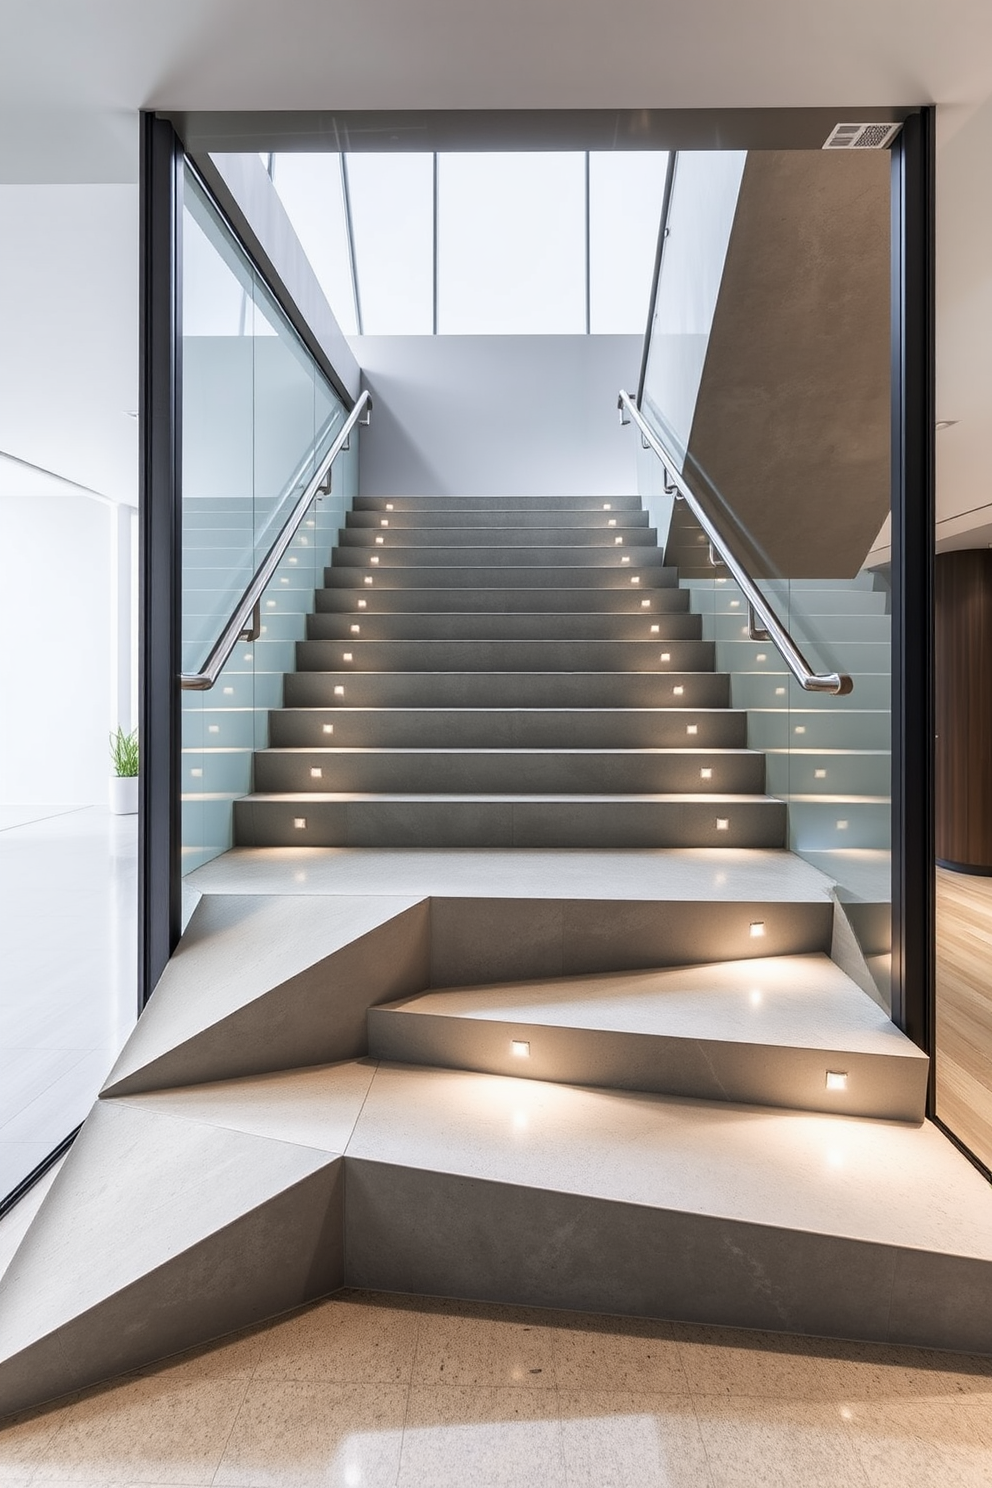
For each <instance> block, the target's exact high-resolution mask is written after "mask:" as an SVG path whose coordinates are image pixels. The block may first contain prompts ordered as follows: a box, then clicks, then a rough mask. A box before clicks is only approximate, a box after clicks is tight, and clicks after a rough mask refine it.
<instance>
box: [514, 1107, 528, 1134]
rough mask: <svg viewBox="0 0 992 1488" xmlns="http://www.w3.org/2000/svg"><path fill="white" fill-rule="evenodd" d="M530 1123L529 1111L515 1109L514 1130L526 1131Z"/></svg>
mask: <svg viewBox="0 0 992 1488" xmlns="http://www.w3.org/2000/svg"><path fill="white" fill-rule="evenodd" d="M528 1125H529V1118H528V1116H527V1112H526V1111H514V1113H513V1129H514V1131H526V1130H527V1127H528Z"/></svg>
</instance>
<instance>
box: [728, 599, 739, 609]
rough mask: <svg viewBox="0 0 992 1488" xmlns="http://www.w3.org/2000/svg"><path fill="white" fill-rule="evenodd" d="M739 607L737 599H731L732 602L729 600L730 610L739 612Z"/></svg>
mask: <svg viewBox="0 0 992 1488" xmlns="http://www.w3.org/2000/svg"><path fill="white" fill-rule="evenodd" d="M740 607H741V602H740V600H739V599H732V600H731V601H730V608H731V609H732V610H739V609H740Z"/></svg>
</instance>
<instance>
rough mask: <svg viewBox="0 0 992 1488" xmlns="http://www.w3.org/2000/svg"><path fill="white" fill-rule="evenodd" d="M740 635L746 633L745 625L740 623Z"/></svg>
mask: <svg viewBox="0 0 992 1488" xmlns="http://www.w3.org/2000/svg"><path fill="white" fill-rule="evenodd" d="M741 635H747V626H746V625H742V626H741Z"/></svg>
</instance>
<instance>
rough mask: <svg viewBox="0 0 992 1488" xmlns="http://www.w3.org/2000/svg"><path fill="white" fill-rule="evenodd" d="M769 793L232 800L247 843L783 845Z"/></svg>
mask: <svg viewBox="0 0 992 1488" xmlns="http://www.w3.org/2000/svg"><path fill="white" fill-rule="evenodd" d="M785 831H786V812H785V806H784V804H783V803H782V802H781V801H773V800H771V799H770V798H768V797H761V796H739V795H732V796H728V795H722V796H709V797H705V796H698V795H694V796H689V795H675V796H665V795H650V796H646V795H642V796H589V795H582V796H567V795H554V796H551V795H547V796H523V795H521V796H490V795H486V796H483V795H479V796H465V795H463V796H458V797H453V796H444V795H434V796H430V795H360V794H348V795H337V796H334V795H314V794H312V793H299V794H296V795H292V796H285V795H275V796H273V795H264V794H257V793H256V794H255V795H250V796H245V797H243V798H242V799H241V800H239V801H235V803H234V836H235V843H236V844H237V845H238V846H241V847H408V846H410V845H413V844H415V845H416V846H417V847H422V848H427V847H605V848H608V847H728V848H731V847H783V846H784V845H785Z"/></svg>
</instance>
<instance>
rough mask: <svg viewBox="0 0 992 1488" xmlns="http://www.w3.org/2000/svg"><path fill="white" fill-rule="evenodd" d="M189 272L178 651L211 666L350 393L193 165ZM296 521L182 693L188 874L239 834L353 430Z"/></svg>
mask: <svg viewBox="0 0 992 1488" xmlns="http://www.w3.org/2000/svg"><path fill="white" fill-rule="evenodd" d="M185 207H186V210H185V213H184V232H185V237H184V245H183V246H184V258H185V262H184V270H185V272H184V285H183V665H184V669H185V670H187V671H193V670H195V669H197V668H198V667H199V666H201V665H202V663H203V661H204V660H205V658H206V655H207V653H208V651H209V649H210V647H211V646H212V645H213V643H214V641H215V640H216V639H217V637H218V635H219V634H220V631H221V629H222V628H223V626H224V624H225V623H226V621H227V619H228V617H229V615H230V613H231V610H232V609H233V607H234V605H235V603H236V602H237V600H238V599H239V598H240V597H241V595H242V594H243V593H244V590H245V588H246V587H247V585H248V583H249V582H250V580H251V577H252V574H253V573H254V572H255V569H256V567H257V565H258V562H259V561H260V559H261V558H262V557H264V555H265V553H266V552H267V551H268V550H269V548H270V547H271V545H272V543H273V542H274V541H275V539H276V537H277V536H278V534H279V532H280V531H281V529H282V527H283V525H284V523H285V521H286V519H287V517H288V516H289V515H290V513H291V511H292V508H293V506H294V505H295V504H296V503H297V502H298V500H299V498H300V496H301V495H302V493H303V491H304V490H305V488H306V486H307V484H308V482H309V481H310V480H311V478H312V476H313V473H314V470H315V468H316V464H317V463H319V461H320V459H321V457H322V456H323V455H324V454H325V453H326V451H327V450H328V449H329V448H330V445H331V443H332V442H333V439H334V437H335V435H336V433H337V431H338V430H339V429H340V427H341V425H342V423H343V421H344V418H345V412H344V408H343V406H342V404H341V401H340V399H339V398H338V397H337V396H336V394H335V393H334V391H333V389H332V388H331V387H330V385H329V383H328V382H327V380H326V379H325V377H324V376H323V374H322V373H321V371H320V370H319V369H318V368H317V366H316V364H315V362H314V360H313V358H312V356H311V355H310V353H309V352H308V351H307V350H306V348H305V347H304V346H303V345H302V343H301V342H300V341H299V339H298V338H297V336H296V334H295V332H294V331H293V329H292V328H291V327H290V325H289V323H288V322H287V320H286V319H285V317H284V316H283V314H282V311H281V310H280V309H279V307H278V305H277V304H276V303H275V301H274V299H273V298H272V296H271V294H270V293H269V291H268V290H267V288H266V287H265V285H264V284H263V283H262V282H261V279H260V277H259V275H258V274H257V272H256V271H255V270H254V269H253V267H252V265H251V264H250V263H249V261H248V260H247V258H246V257H245V256H244V254H243V253H242V251H241V249H240V248H239V246H238V244H237V243H236V241H235V240H234V238H233V236H232V234H231V232H230V229H229V228H228V226H227V224H226V223H225V222H224V221H223V219H222V218H221V217H220V215H219V213H218V212H217V211H216V209H215V208H214V206H213V205H212V203H211V202H210V201H209V200H208V199H207V197H206V196H205V194H204V193H203V192H202V190H201V188H200V187H199V185H198V184H197V182H196V180H195V178H193V177H192V176H191V175H188V176H187V183H186V201H185ZM352 443H353V448H352V451H351V452H350V453H348V454H342V455H340V456H339V458H338V459H337V460H336V461H335V465H334V472H333V483H332V493H331V495H330V496H327V497H319V498H318V499H317V500H316V501H315V502H314V503H313V504H312V505H311V508H310V510H309V512H308V513H307V516H306V518H305V520H304V522H303V524H302V526H301V527H300V529H299V530H298V531H297V533H296V535H295V537H294V539H293V542H292V544H291V545H290V547H289V549H288V551H287V552H286V554H285V556H284V557H283V559H282V562H281V563H280V566H279V568H278V570H277V571H276V573H275V575H274V576H273V579H272V582H271V584H270V585H269V588H268V589H267V591H266V593H265V594H264V596H263V598H262V604H261V631H260V634H259V636H258V638H257V639H256V640H255V641H253V642H241V643H239V644H238V645H237V646H236V647H235V648H234V651H233V652H232V654H231V657H230V659H229V661H228V662H227V664H226V666H225V667H224V669H223V671H222V672H221V674H220V676H219V678H218V680H217V682H216V683H215V685H214V687H213V688H212V689H210V690H209V691H207V692H190V691H184V692H183V695H182V696H183V764H182V770H183V780H182V790H183V807H182V850H183V868H184V872H189V871H190V870H191V869H192V868H195V867H197V866H199V864H201V863H204V862H206V861H208V860H209V859H210V858H212V857H214V856H216V855H217V854H218V853H220V852H224V851H225V850H226V849H227V848H228V847H230V846H231V845H232V843H233V840H234V837H233V829H234V806H233V803H234V801H235V800H236V799H237V798H238V797H239V796H244V795H246V794H248V793H249V792H250V790H251V786H252V761H253V753H254V750H255V749H256V748H260V747H264V746H265V744H266V743H267V711H266V710H267V709H268V708H270V707H277V706H279V705H280V704H281V701H282V677H283V673H284V671H286V670H292V669H293V667H294V665H295V645H296V642H297V641H298V640H301V639H302V638H303V637H304V634H305V629H306V617H307V615H308V614H309V613H310V611H311V610H312V609H313V605H314V592H315V590H316V589H317V588H319V587H320V585H321V584H322V582H323V568H324V565H325V564H326V563H327V562H328V561H329V559H330V550H331V547H332V546H333V544H334V541H335V540H336V534H337V529H338V527H339V526H340V525H341V524H342V523H343V521H344V513H345V511H346V510H347V509H348V506H349V504H350V499H351V496H352V495H353V494H354V491H355V489H356V488H357V463H356V461H357V439H355V440H353V442H352Z"/></svg>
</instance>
